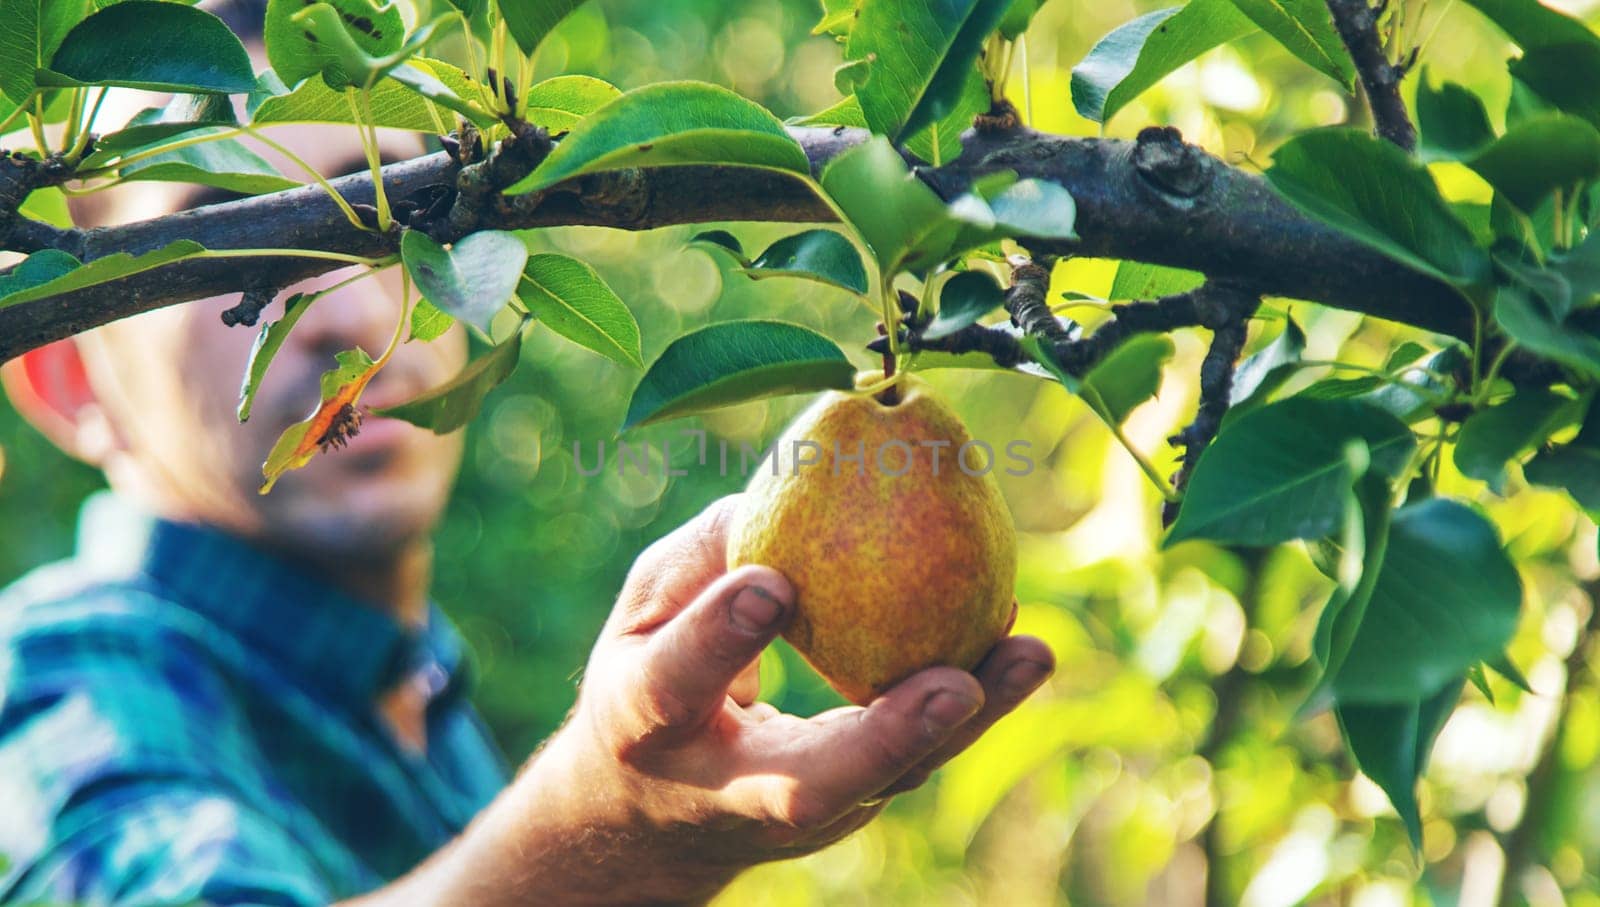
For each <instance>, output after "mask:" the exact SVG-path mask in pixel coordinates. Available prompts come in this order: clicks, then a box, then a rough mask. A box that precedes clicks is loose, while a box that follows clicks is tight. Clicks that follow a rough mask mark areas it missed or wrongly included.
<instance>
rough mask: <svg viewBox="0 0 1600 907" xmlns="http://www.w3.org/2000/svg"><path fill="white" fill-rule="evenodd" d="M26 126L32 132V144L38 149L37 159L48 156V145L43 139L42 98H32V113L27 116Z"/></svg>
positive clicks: (37, 96)
mask: <svg viewBox="0 0 1600 907" xmlns="http://www.w3.org/2000/svg"><path fill="white" fill-rule="evenodd" d="M28 126H29V128H31V129H32V130H33V143H34V145H35V146H37V147H38V149H39V159H40V160H44V159H45V158H47V157H49V156H50V143H49V142H47V141H45V138H44V98H41V97H39V95H37V94H35V95H34V96H33V113H31V114H29V115H28Z"/></svg>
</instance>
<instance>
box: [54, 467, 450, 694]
mask: <svg viewBox="0 0 1600 907" xmlns="http://www.w3.org/2000/svg"><path fill="white" fill-rule="evenodd" d="M77 556H78V558H79V560H81V561H82V562H84V563H85V564H87V565H89V566H90V567H91V568H92V569H93V570H94V571H95V572H96V573H99V574H109V575H110V576H112V577H118V578H129V579H131V578H138V577H143V578H145V579H147V580H149V581H153V583H154V584H155V585H157V586H159V587H160V589H161V591H162V593H163V594H164V595H165V596H167V597H168V598H170V599H171V600H172V601H173V602H175V603H176V604H179V605H181V606H183V607H185V608H188V609H189V610H191V611H194V612H196V613H198V614H200V615H201V616H202V617H204V618H206V619H207V620H209V621H210V622H212V623H213V624H215V625H217V626H218V627H220V628H221V629H223V630H224V631H226V632H228V633H231V634H232V635H234V636H235V637H237V638H238V639H239V641H240V642H242V643H243V644H244V645H246V646H247V647H249V648H251V649H254V650H256V651H259V652H261V653H262V654H263V655H264V656H266V657H267V658H269V659H270V660H272V661H274V662H276V663H278V664H280V665H282V667H283V669H284V670H285V672H287V673H288V674H290V675H291V676H294V677H297V678H300V679H301V680H302V681H303V682H304V683H306V684H307V685H308V686H310V687H311V688H313V689H314V690H316V691H318V692H320V693H322V694H324V695H328V696H330V697H332V698H335V699H338V700H340V701H343V702H346V703H348V704H350V705H351V706H353V707H355V708H358V709H368V708H370V707H371V706H372V704H373V703H374V702H375V701H376V700H377V698H378V697H379V696H380V695H381V694H382V693H383V692H384V691H386V690H388V689H389V688H391V687H392V686H394V684H395V683H397V682H398V681H399V680H400V679H401V678H403V677H405V676H408V675H411V674H414V673H417V672H423V677H424V678H425V679H427V680H428V681H429V686H430V687H431V688H432V690H433V691H434V693H435V699H437V698H439V696H440V695H442V694H446V693H449V694H451V695H452V698H453V696H454V695H458V694H459V693H461V692H463V691H464V690H465V689H466V688H467V687H468V685H469V680H470V671H469V665H468V662H467V660H466V659H465V657H464V647H463V645H462V641H461V638H460V635H459V634H458V633H457V632H456V630H455V628H454V627H453V626H452V625H451V624H450V621H449V619H448V618H446V617H445V616H444V614H443V612H442V611H440V610H439V608H438V606H437V605H435V604H432V603H430V604H429V606H428V608H429V612H428V613H429V617H428V624H427V627H426V628H425V629H421V630H418V629H415V628H411V627H407V626H405V625H403V624H401V623H400V622H399V621H397V620H395V619H394V618H392V617H390V616H389V615H388V614H386V613H384V612H383V611H382V610H380V609H379V608H378V607H377V606H375V605H373V604H371V603H368V602H364V601H362V600H360V599H358V598H356V597H354V596H351V595H349V594H348V593H345V592H344V591H342V590H340V589H337V588H335V587H333V586H332V585H330V584H329V583H328V582H327V581H326V580H325V579H321V578H319V577H317V576H314V575H312V574H310V573H307V572H305V571H304V570H303V569H302V568H300V567H297V566H296V565H294V564H293V563H291V562H289V561H286V560H284V559H282V558H279V557H276V556H274V555H271V554H268V553H266V552H263V551H261V550H259V549H256V548H253V547H251V546H250V545H249V544H247V543H246V542H243V541H241V540H240V539H237V538H235V537H233V536H230V535H228V534H226V533H224V532H221V531H220V530H217V529H214V528H212V527H208V526H201V525H196V524H190V523H178V522H173V521H170V520H165V519H161V518H158V517H154V516H152V515H150V514H149V513H147V512H144V511H143V510H141V509H139V508H138V507H136V506H135V505H134V504H132V503H131V502H129V501H128V500H127V499H126V498H124V497H120V496H117V495H115V494H113V493H111V492H100V493H98V494H95V495H93V496H91V497H90V498H89V499H88V500H87V501H86V502H85V503H84V506H83V511H82V514H81V516H80V519H79V524H78V555H77Z"/></svg>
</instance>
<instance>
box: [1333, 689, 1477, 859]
mask: <svg viewBox="0 0 1600 907" xmlns="http://www.w3.org/2000/svg"><path fill="white" fill-rule="evenodd" d="M1464 685H1465V684H1464V683H1463V682H1462V681H1460V680H1457V681H1455V682H1453V683H1448V684H1446V685H1445V686H1444V688H1443V689H1440V690H1439V691H1438V692H1437V693H1434V694H1432V695H1430V696H1428V697H1427V698H1424V699H1420V700H1417V701H1414V702H1408V703H1403V704H1399V705H1357V704H1344V703H1341V704H1340V705H1339V706H1338V707H1337V708H1336V710H1335V713H1336V714H1337V716H1338V719H1339V728H1340V730H1341V731H1343V733H1344V738H1345V743H1346V744H1348V745H1349V747H1350V754H1351V755H1352V756H1354V757H1355V759H1356V764H1357V765H1359V766H1360V767H1361V771H1362V772H1363V773H1364V774H1366V776H1367V777H1368V778H1371V779H1372V780H1373V782H1374V783H1376V784H1377V785H1378V787H1380V788H1382V789H1383V792H1384V793H1385V794H1387V795H1388V797H1389V802H1390V803H1392V804H1393V805H1394V808H1395V812H1397V813H1399V815H1400V820H1401V821H1402V822H1403V823H1405V827H1406V834H1407V836H1409V837H1410V839H1411V846H1412V847H1414V848H1417V849H1418V850H1420V849H1421V848H1422V816H1421V812H1420V810H1419V809H1418V807H1417V794H1416V789H1417V780H1418V779H1419V778H1420V777H1421V776H1422V772H1423V769H1424V768H1426V766H1427V764H1428V755H1429V753H1431V752H1433V743H1434V741H1435V740H1436V739H1438V736H1439V731H1441V730H1443V729H1444V723H1445V721H1446V720H1447V719H1449V717H1450V713H1451V712H1452V711H1454V710H1455V705H1456V703H1457V702H1458V701H1459V700H1460V699H1461V688H1462V687H1463V686H1464Z"/></svg>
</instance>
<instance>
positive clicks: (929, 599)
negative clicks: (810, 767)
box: [728, 372, 1017, 704]
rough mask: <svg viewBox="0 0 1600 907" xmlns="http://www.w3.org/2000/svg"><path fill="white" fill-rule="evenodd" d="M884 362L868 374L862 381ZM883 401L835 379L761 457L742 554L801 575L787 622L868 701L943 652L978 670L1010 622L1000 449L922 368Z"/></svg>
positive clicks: (1010, 529)
mask: <svg viewBox="0 0 1600 907" xmlns="http://www.w3.org/2000/svg"><path fill="white" fill-rule="evenodd" d="M875 381H876V382H881V381H882V375H881V374H878V373H874V372H865V373H862V374H859V375H857V376H856V381H855V383H856V387H857V389H858V391H859V389H861V388H864V387H866V386H868V385H870V384H872V383H874V382H875ZM896 390H898V394H896V395H895V396H893V397H890V398H889V399H890V400H892V401H893V402H891V403H885V402H884V401H883V399H881V397H882V396H884V395H880V396H874V395H871V394H866V393H859V392H858V393H853V394H852V393H843V392H839V391H829V392H826V393H824V394H823V395H822V396H821V397H820V398H819V399H818V400H817V401H816V403H814V404H813V405H812V406H811V407H809V408H808V409H806V410H805V411H804V412H803V413H801V414H800V416H799V417H798V418H796V419H795V421H794V422H793V423H792V424H791V425H790V426H789V427H788V428H787V429H786V430H785V431H784V433H783V435H782V436H781V437H780V438H779V439H778V440H777V441H776V442H774V448H773V450H772V451H771V455H770V456H768V457H765V458H763V459H762V460H760V461H758V462H756V463H755V464H753V465H751V466H749V467H748V468H750V469H752V470H753V474H752V475H751V477H750V482H749V486H748V488H747V489H746V494H745V495H744V496H743V498H742V499H741V501H740V504H739V507H738V510H737V511H736V513H735V514H734V517H733V520H732V525H731V526H730V529H729V536H728V565H729V567H730V568H731V567H737V566H739V565H742V564H764V565H766V566H768V567H772V568H774V569H776V570H778V571H779V572H781V573H783V574H784V576H786V577H788V579H789V581H790V583H792V584H793V585H794V587H795V591H796V593H797V599H796V608H795V616H794V619H793V620H792V622H791V623H790V625H789V628H788V629H787V630H786V631H785V633H784V638H785V639H787V640H788V641H789V642H790V644H792V645H793V646H794V647H795V649H796V650H797V651H799V652H800V654H801V655H803V656H805V658H806V660H807V661H808V662H809V663H810V664H811V666H812V667H813V668H815V669H816V670H817V672H818V673H819V674H821V675H822V676H823V677H824V678H826V679H827V680H828V682H829V683H830V684H831V685H832V686H833V687H834V689H836V690H838V691H839V692H840V693H841V694H843V695H844V697H845V698H846V699H849V700H851V701H852V702H855V703H857V704H865V703H867V702H869V701H871V700H872V699H873V698H875V697H876V696H878V695H879V694H880V693H882V692H883V691H885V690H887V689H888V688H889V687H891V686H893V685H894V684H895V683H897V682H899V681H901V680H903V679H905V678H906V677H908V676H910V675H911V674H913V673H915V672H917V671H919V670H922V669H923V668H927V667H931V666H933V665H952V666H954V667H958V668H963V669H967V670H971V669H972V668H974V667H975V666H976V665H977V663H978V662H979V661H980V660H981V659H982V658H983V656H984V654H985V653H986V652H988V650H989V648H990V647H991V646H993V645H994V643H995V642H996V641H997V640H998V639H999V638H1000V637H1001V636H1002V635H1004V634H1005V632H1006V630H1007V628H1008V625H1009V623H1010V618H1011V612H1012V606H1013V601H1014V599H1013V592H1014V585H1015V581H1016V571H1017V540H1016V527H1015V525H1014V524H1013V522H1012V518H1011V512H1010V511H1009V510H1008V509H1007V508H1006V504H1005V501H1004V500H1003V499H1002V498H1001V495H1000V488H999V485H998V483H997V482H996V481H995V478H994V474H993V472H994V469H995V468H996V465H997V464H996V463H995V456H994V453H993V450H992V449H991V448H989V447H988V445H979V444H977V443H974V444H972V445H970V446H969V447H968V448H965V449H964V447H963V445H967V444H968V442H969V441H970V440H971V438H970V437H969V436H968V434H967V430H966V427H965V426H964V425H963V424H962V423H961V420H960V418H959V417H957V416H956V414H955V412H954V411H952V410H951V409H950V407H949V406H948V405H946V404H945V403H944V402H943V401H941V400H939V399H938V398H937V397H936V396H934V394H933V391H932V389H931V388H929V387H928V385H927V384H926V383H925V382H923V381H922V380H921V379H919V378H917V377H916V376H914V375H902V376H901V377H900V380H899V382H898V384H897V385H896Z"/></svg>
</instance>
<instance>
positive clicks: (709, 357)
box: [622, 321, 855, 431]
mask: <svg viewBox="0 0 1600 907" xmlns="http://www.w3.org/2000/svg"><path fill="white" fill-rule="evenodd" d="M854 378H855V367H854V366H852V365H851V364H850V360H849V359H847V358H845V355H844V351H843V350H841V349H839V347H838V346H837V345H836V344H834V342H833V341H831V340H829V339H828V338H826V337H824V336H822V335H821V334H818V333H816V332H815V331H812V330H810V329H808V328H803V327H801V326H799V325H796V324H788V323H786V322H782V321H730V322H724V323H722V324H714V325H711V326H709V327H704V328H701V329H700V330H697V331H692V332H690V333H688V334H685V335H683V336H682V337H679V338H678V339H677V340H674V341H673V342H672V343H671V345H669V346H668V347H667V348H666V350H665V351H663V352H662V353H661V356H660V357H659V358H658V359H656V361H655V362H653V363H651V365H650V368H649V370H648V371H646V372H645V375H644V378H642V379H641V380H640V381H639V386H638V387H636V388H634V391H633V399H632V400H630V401H629V402H628V415H627V417H626V418H625V419H624V420H623V423H622V428H623V430H624V431H626V430H628V429H630V428H634V427H636V426H640V425H648V424H649V423H651V422H659V421H661V420H663V419H671V418H674V417H677V416H685V415H689V414H690V413H696V412H702V411H704V410H708V409H714V408H716V407H719V406H727V405H730V404H733V403H743V402H746V401H748V400H756V399H760V398H763V397H772V396H777V395H780V394H797V393H806V392H809V391H819V390H827V389H830V388H831V389H834V390H849V389H851V388H853V387H854Z"/></svg>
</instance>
